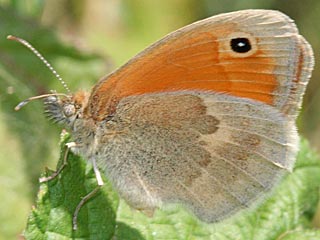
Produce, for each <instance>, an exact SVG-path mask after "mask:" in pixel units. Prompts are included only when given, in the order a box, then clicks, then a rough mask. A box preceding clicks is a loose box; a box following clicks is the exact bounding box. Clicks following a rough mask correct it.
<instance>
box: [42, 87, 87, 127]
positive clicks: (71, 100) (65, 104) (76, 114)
mask: <svg viewBox="0 0 320 240" xmlns="http://www.w3.org/2000/svg"><path fill="white" fill-rule="evenodd" d="M86 101H87V95H86V93H85V92H78V93H76V94H74V95H71V96H69V95H67V96H64V97H61V98H60V97H59V96H56V95H52V96H49V97H47V98H45V100H44V106H45V113H46V115H47V116H48V118H49V119H51V120H53V121H54V122H57V123H60V124H62V125H64V126H66V127H69V128H72V126H73V125H74V122H75V121H76V120H77V119H81V118H83V113H84V107H85V103H86Z"/></svg>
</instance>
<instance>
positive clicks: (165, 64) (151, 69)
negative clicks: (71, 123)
mask: <svg viewBox="0 0 320 240" xmlns="http://www.w3.org/2000/svg"><path fill="white" fill-rule="evenodd" d="M228 29H229V30H228ZM232 29H233V27H232V26H231V25H229V26H225V27H224V28H218V29H216V31H215V34H217V35H218V36H219V35H220V36H221V35H222V36H226V35H228V34H229V33H231V32H232ZM177 35H178V36H177V37H174V38H172V39H170V40H168V41H164V40H163V41H161V42H160V43H158V44H156V46H153V47H151V48H150V49H147V50H146V51H145V53H144V54H140V55H138V56H137V57H136V58H134V59H133V60H131V61H130V62H129V63H128V64H126V65H125V66H124V67H122V68H121V69H119V70H118V71H116V72H115V73H113V74H112V75H111V76H109V77H108V78H106V79H104V80H102V81H101V82H100V84H98V85H97V86H96V87H95V88H94V89H93V93H92V96H91V99H90V103H91V106H89V108H90V115H91V116H92V117H93V118H95V119H100V118H103V117H105V116H106V115H108V114H111V113H112V112H113V111H114V110H115V107H116V105H117V103H118V101H119V100H120V99H121V98H123V97H127V96H131V95H139V94H145V93H156V92H164V91H168V92H169V91H170V92H172V91H180V90H200V91H214V92H221V93H227V94H231V95H234V96H239V97H246V98H251V99H255V100H258V101H261V102H264V103H267V104H272V103H273V91H274V89H275V87H276V86H277V83H276V77H275V76H274V75H273V74H272V72H273V69H274V65H275V63H274V62H273V61H272V59H270V58H263V57H256V56H257V55H261V54H263V52H262V51H257V52H256V53H255V54H254V55H252V56H250V57H247V58H235V57H233V56H230V54H229V53H228V52H224V51H223V52H220V49H221V44H222V43H221V41H219V39H218V38H217V37H215V35H213V34H212V33H210V32H200V33H199V32H193V31H191V32H187V33H181V34H177ZM179 35H180V36H179ZM250 59H251V60H250ZM247 61H248V62H249V64H248V63H247ZM98 116H99V117H98Z"/></svg>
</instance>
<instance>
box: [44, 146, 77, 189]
mask: <svg viewBox="0 0 320 240" xmlns="http://www.w3.org/2000/svg"><path fill="white" fill-rule="evenodd" d="M75 146H76V143H75V142H69V143H66V147H67V149H66V151H65V152H64V156H63V163H62V165H61V166H60V167H59V169H58V170H57V171H55V172H54V173H53V174H52V175H50V176H49V177H42V178H40V179H39V182H40V183H43V182H48V181H50V180H52V179H54V178H56V177H57V176H58V175H59V174H60V173H61V171H62V170H63V169H64V168H65V167H66V166H67V164H68V162H67V157H68V154H69V151H70V149H71V148H72V147H75Z"/></svg>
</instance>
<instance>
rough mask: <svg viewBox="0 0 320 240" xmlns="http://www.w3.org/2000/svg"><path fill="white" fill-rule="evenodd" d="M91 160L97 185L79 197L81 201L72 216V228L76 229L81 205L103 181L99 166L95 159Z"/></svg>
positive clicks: (92, 195)
mask: <svg viewBox="0 0 320 240" xmlns="http://www.w3.org/2000/svg"><path fill="white" fill-rule="evenodd" d="M91 162H92V166H93V170H94V173H95V175H96V179H97V183H98V186H97V187H96V188H95V189H94V190H93V191H91V192H90V193H88V194H87V195H86V196H84V197H83V198H82V199H81V201H80V203H79V204H78V206H77V207H76V210H75V211H74V214H73V218H72V228H73V230H77V228H78V225H77V221H78V215H79V212H80V209H81V208H82V206H83V205H84V204H86V202H87V201H88V200H90V199H91V198H92V197H94V195H96V193H97V192H98V191H99V190H100V188H101V186H103V185H104V182H103V180H102V177H101V173H100V171H99V168H98V167H97V163H96V160H95V159H94V158H93V159H91Z"/></svg>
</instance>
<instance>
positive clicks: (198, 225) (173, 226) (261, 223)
mask: <svg viewBox="0 0 320 240" xmlns="http://www.w3.org/2000/svg"><path fill="white" fill-rule="evenodd" d="M63 143H65V141H64V142H63ZM61 155H63V154H61ZM61 161H62V157H61V159H60V163H59V165H60V164H61ZM47 174H48V175H50V173H47ZM105 182H106V185H105V186H104V187H103V188H102V189H101V192H100V194H99V195H98V196H95V197H93V198H92V199H91V200H90V201H89V202H88V203H87V204H85V205H84V206H83V207H82V209H81V211H80V215H79V219H78V220H79V228H78V230H76V231H73V230H72V215H73V213H74V209H75V208H76V206H77V204H78V203H79V201H80V199H81V197H83V196H85V195H86V194H87V193H88V192H90V191H91V190H92V189H94V188H95V186H96V180H95V176H94V173H93V171H92V168H91V167H90V166H89V167H88V165H87V166H86V164H85V162H84V161H83V160H81V158H79V157H77V156H74V155H73V154H71V153H70V154H69V157H68V165H67V167H66V168H65V169H64V170H63V171H62V173H61V174H60V175H59V177H57V178H56V179H54V180H52V181H49V182H47V183H42V184H40V190H39V194H38V200H37V207H36V208H35V209H33V210H32V212H31V214H30V217H29V221H28V225H27V229H26V231H25V236H26V238H27V239H56V238H58V239H111V238H112V237H114V238H116V239H125V240H128V239H214V240H229V239H239V240H242V239H243V240H251V239H252V240H270V239H281V240H284V239H285V240H288V239H302V240H304V239H305V240H308V239H310V240H311V239H320V230H313V229H312V224H311V222H312V218H313V216H314V213H315V211H316V206H317V203H318V201H319V187H320V161H319V158H318V157H317V156H316V155H315V154H314V153H313V152H312V151H311V150H310V148H309V146H308V144H307V142H306V141H302V144H301V151H300V153H299V155H298V160H297V163H296V167H295V169H294V171H293V173H291V174H288V175H287V176H285V177H284V179H283V180H282V182H281V183H280V184H279V186H278V187H277V189H275V190H274V192H273V193H272V196H270V198H269V199H268V200H266V201H265V202H264V203H263V204H262V205H261V206H259V207H258V208H256V209H251V210H246V211H243V212H242V213H240V214H238V215H236V216H234V217H232V218H231V219H228V220H225V221H222V222H221V223H217V224H205V223H202V222H200V221H199V220H197V219H196V218H195V217H193V216H192V215H191V214H189V213H188V212H187V211H185V210H184V209H183V208H182V207H170V208H168V209H164V210H157V211H156V212H155V215H154V216H153V217H152V218H149V217H147V216H145V215H143V214H142V213H140V212H139V211H137V210H134V209H131V208H130V207H129V206H128V205H127V204H126V203H125V202H124V201H123V200H120V203H119V204H118V198H117V195H116V193H115V192H114V191H113V190H112V188H111V186H110V184H109V183H108V182H107V180H106V179H105Z"/></svg>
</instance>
